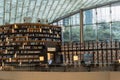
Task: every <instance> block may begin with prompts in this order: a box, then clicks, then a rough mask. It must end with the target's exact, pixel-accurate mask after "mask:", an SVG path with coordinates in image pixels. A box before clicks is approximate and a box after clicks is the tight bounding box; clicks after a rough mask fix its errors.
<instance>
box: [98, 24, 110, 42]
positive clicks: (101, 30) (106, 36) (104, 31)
mask: <svg viewBox="0 0 120 80" xmlns="http://www.w3.org/2000/svg"><path fill="white" fill-rule="evenodd" d="M97 34H98V35H97V36H98V40H110V24H109V23H101V24H98V25H97Z"/></svg>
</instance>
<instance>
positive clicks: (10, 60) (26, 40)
mask: <svg viewBox="0 0 120 80" xmlns="http://www.w3.org/2000/svg"><path fill="white" fill-rule="evenodd" d="M60 47H61V27H58V26H53V25H45V24H38V23H20V24H9V25H2V26H0V63H1V66H13V65H17V66H22V65H27V66H28V65H33V66H34V65H36V64H41V63H47V62H48V60H49V59H50V57H51V56H52V57H54V61H56V58H55V56H56V55H58V54H59V52H60Z"/></svg>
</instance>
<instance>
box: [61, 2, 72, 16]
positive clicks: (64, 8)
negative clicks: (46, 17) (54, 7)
mask: <svg viewBox="0 0 120 80" xmlns="http://www.w3.org/2000/svg"><path fill="white" fill-rule="evenodd" d="M70 3H71V2H70V1H69V3H68V4H67V5H66V6H65V8H64V10H63V11H61V13H60V14H59V17H60V16H61V15H62V14H63V12H64V11H65V10H66V9H67V7H68V5H69V4H70Z"/></svg>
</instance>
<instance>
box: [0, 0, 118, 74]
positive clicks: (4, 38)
mask: <svg viewBox="0 0 120 80" xmlns="http://www.w3.org/2000/svg"><path fill="white" fill-rule="evenodd" d="M119 10H120V0H0V71H32V72H36V71H37V72H100V71H107V72H109V71H117V72H118V71H120V35H119V34H120V30H119V29H120V28H119V27H120V15H119V14H120V11H119Z"/></svg>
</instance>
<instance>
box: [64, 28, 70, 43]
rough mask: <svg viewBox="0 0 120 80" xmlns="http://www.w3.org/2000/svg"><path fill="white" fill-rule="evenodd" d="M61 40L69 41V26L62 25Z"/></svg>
mask: <svg viewBox="0 0 120 80" xmlns="http://www.w3.org/2000/svg"><path fill="white" fill-rule="evenodd" d="M63 41H64V42H68V41H70V27H63Z"/></svg>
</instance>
